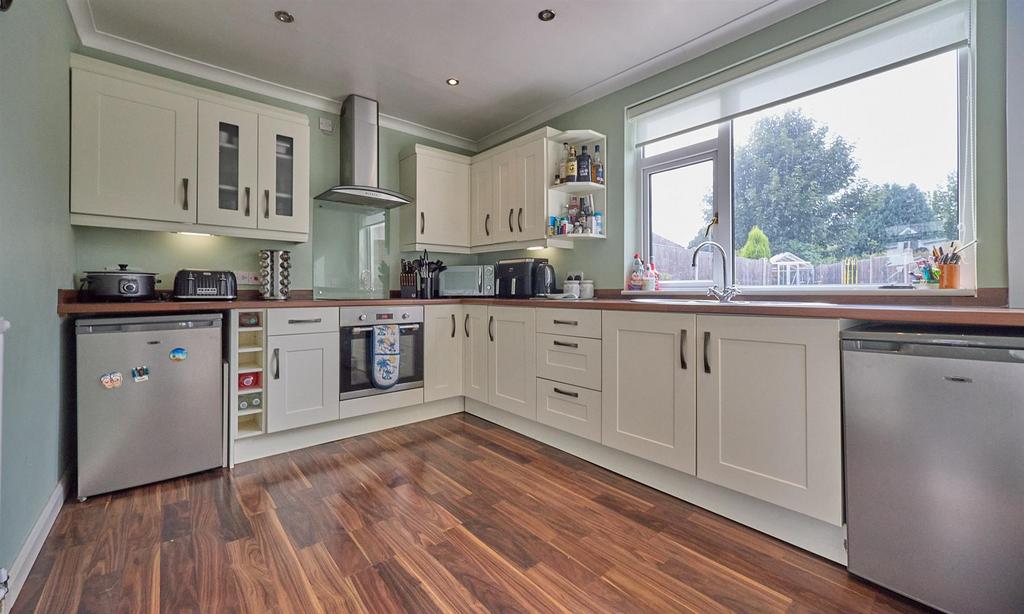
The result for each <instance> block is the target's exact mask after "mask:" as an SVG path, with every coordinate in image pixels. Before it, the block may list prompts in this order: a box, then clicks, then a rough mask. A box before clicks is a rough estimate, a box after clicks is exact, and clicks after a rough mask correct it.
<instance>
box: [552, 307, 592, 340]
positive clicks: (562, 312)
mask: <svg viewBox="0 0 1024 614" xmlns="http://www.w3.org/2000/svg"><path fill="white" fill-rule="evenodd" d="M537 332H538V333H549V334H552V335H572V336H574V337H590V338H592V339H600V338H601V310H600V309H538V310H537Z"/></svg>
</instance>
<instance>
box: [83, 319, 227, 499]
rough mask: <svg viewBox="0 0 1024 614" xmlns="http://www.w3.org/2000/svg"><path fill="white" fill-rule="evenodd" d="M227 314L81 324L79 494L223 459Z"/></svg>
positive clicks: (213, 464) (129, 484)
mask: <svg viewBox="0 0 1024 614" xmlns="http://www.w3.org/2000/svg"><path fill="white" fill-rule="evenodd" d="M221 320H222V317H221V314H201V315H174V316H148V317H127V318H105V319H87V320H79V321H78V322H77V323H76V324H75V338H76V346H77V350H76V351H77V359H76V363H77V388H78V408H77V416H78V424H77V431H78V437H77V442H78V497H79V498H80V499H81V498H85V497H90V496H92V495H96V494H100V493H106V492H112V491H115V490H121V489H124V488H130V487H133V486H139V485H142V484H149V483H152V482H158V481H160V480H166V479H169V478H173V477H177V476H182V475H187V474H190V473H195V472H198V471H202V470H205V469H211V468H214V467H219V466H221V465H222V464H223V446H224V421H223V411H224V409H223V394H222V390H223V381H222V380H223V376H222V373H223V371H222V354H223V343H222V340H221Z"/></svg>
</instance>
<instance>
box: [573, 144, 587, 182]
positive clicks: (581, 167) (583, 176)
mask: <svg viewBox="0 0 1024 614" xmlns="http://www.w3.org/2000/svg"><path fill="white" fill-rule="evenodd" d="M576 181H583V182H589V181H590V154H588V153H587V146H586V145H583V146H582V147H581V148H580V155H578V156H576Z"/></svg>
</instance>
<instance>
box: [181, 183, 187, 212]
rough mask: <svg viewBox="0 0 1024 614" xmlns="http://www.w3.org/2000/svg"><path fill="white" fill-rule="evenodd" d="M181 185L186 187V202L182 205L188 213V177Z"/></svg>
mask: <svg viewBox="0 0 1024 614" xmlns="http://www.w3.org/2000/svg"><path fill="white" fill-rule="evenodd" d="M181 183H182V185H183V186H185V200H184V201H183V202H182V203H181V208H182V209H184V210H185V211H188V177H182V178H181Z"/></svg>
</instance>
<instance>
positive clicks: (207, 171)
mask: <svg viewBox="0 0 1024 614" xmlns="http://www.w3.org/2000/svg"><path fill="white" fill-rule="evenodd" d="M258 151H259V116H258V115H257V114H255V113H252V112H249V111H241V110H239V109H233V108H231V107H226V106H224V105H219V104H215V103H212V102H209V101H207V100H200V101H199V173H198V177H197V180H196V181H197V184H196V188H197V190H198V194H197V195H196V200H197V203H196V206H197V207H198V209H199V223H200V224H211V225H214V226H234V227H236V228H256V219H257V216H256V208H257V207H256V189H257V187H258V186H257V184H256V172H257V171H256V169H257V152H258Z"/></svg>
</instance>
